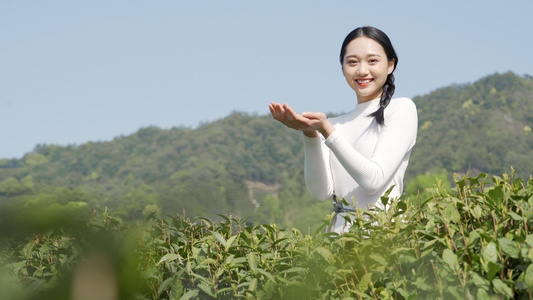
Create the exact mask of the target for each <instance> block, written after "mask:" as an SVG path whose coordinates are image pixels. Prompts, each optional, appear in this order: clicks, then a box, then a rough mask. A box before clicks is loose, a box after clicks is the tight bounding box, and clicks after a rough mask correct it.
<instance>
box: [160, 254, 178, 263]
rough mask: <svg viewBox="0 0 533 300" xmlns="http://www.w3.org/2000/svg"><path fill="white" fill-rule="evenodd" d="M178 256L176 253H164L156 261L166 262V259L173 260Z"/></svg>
mask: <svg viewBox="0 0 533 300" xmlns="http://www.w3.org/2000/svg"><path fill="white" fill-rule="evenodd" d="M178 258H180V256H179V255H178V254H175V253H168V254H165V256H163V257H162V258H161V259H160V260H159V262H158V263H157V264H158V265H160V264H162V263H164V262H166V261H174V260H176V259H178Z"/></svg>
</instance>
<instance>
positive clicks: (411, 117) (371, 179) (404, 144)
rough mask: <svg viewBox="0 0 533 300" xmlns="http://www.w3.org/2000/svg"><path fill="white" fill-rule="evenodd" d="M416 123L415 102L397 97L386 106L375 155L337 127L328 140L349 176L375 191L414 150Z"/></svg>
mask: <svg viewBox="0 0 533 300" xmlns="http://www.w3.org/2000/svg"><path fill="white" fill-rule="evenodd" d="M396 101H398V102H397V103H394V104H393V102H396ZM400 101H401V103H400ZM417 127H418V116H417V112H416V106H415V104H414V103H413V102H412V101H411V100H410V99H395V100H392V102H391V105H389V106H388V107H387V109H385V125H384V126H383V127H382V128H381V132H380V134H379V138H378V141H377V145H376V147H375V149H374V153H373V155H372V157H370V158H367V157H365V156H363V155H362V154H361V153H359V152H358V151H357V150H355V149H354V148H353V146H352V145H350V144H349V143H347V142H346V140H345V139H344V138H343V137H342V136H340V134H339V132H338V131H335V132H333V133H332V134H331V135H330V136H329V137H328V138H327V139H326V141H325V143H326V145H327V146H328V147H329V148H330V149H331V151H332V152H333V154H334V155H335V157H336V158H337V159H338V160H339V162H340V163H341V164H342V166H343V167H344V168H345V169H346V171H347V172H348V173H349V174H350V176H351V177H352V178H353V179H354V180H355V181H357V183H358V184H359V185H360V186H361V187H362V188H363V189H364V190H365V191H366V192H367V193H368V194H373V193H376V192H378V191H379V190H380V189H382V188H383V186H384V185H385V184H387V183H388V182H389V180H390V179H391V177H392V176H393V175H394V174H395V172H396V170H397V168H398V167H399V166H400V164H401V163H402V161H403V160H404V158H405V156H406V154H407V153H408V152H409V151H411V149H412V147H413V146H414V144H415V142H416V134H417ZM359 142H364V141H359Z"/></svg>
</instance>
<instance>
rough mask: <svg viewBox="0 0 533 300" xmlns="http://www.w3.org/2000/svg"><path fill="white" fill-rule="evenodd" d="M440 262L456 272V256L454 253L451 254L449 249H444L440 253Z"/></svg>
mask: <svg viewBox="0 0 533 300" xmlns="http://www.w3.org/2000/svg"><path fill="white" fill-rule="evenodd" d="M442 260H443V261H444V262H445V263H446V264H447V265H448V266H450V268H452V269H453V270H456V269H457V267H458V263H457V255H456V254H455V253H453V251H452V250H450V249H444V251H443V253H442Z"/></svg>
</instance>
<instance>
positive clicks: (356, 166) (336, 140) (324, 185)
mask: <svg viewBox="0 0 533 300" xmlns="http://www.w3.org/2000/svg"><path fill="white" fill-rule="evenodd" d="M378 108H379V99H376V100H372V101H367V102H364V103H361V104H357V105H356V107H355V110H354V111H352V112H350V113H348V114H345V115H342V116H339V117H336V118H331V119H330V122H331V123H332V124H333V126H334V127H335V131H334V132H333V133H332V134H331V135H330V136H329V137H328V138H327V139H325V140H324V138H323V137H316V138H310V137H307V136H304V151H305V182H306V185H307V189H308V190H309V192H310V193H311V195H312V196H313V197H316V198H318V199H319V200H321V201H325V200H326V199H328V198H330V197H331V196H332V195H333V194H335V195H336V196H337V197H338V198H344V199H346V200H347V201H348V202H349V203H351V201H352V200H353V201H354V203H355V204H356V206H357V207H365V208H366V207H367V205H381V201H379V199H380V198H381V196H382V195H383V194H384V193H385V192H386V191H387V190H388V189H389V188H390V187H391V186H393V185H394V188H393V190H392V192H391V193H390V195H389V197H391V198H393V197H400V196H401V194H402V192H403V177H404V174H405V170H406V169H407V164H408V161H409V156H410V155H411V149H412V148H413V146H414V145H415V142H416V134H417V128H418V116H417V111H416V106H415V104H414V102H413V101H412V100H411V99H409V98H395V99H392V100H391V101H390V103H389V105H388V106H387V107H386V108H385V115H384V119H385V125H383V126H382V125H379V124H378V123H377V122H376V121H375V120H374V117H369V116H368V115H369V114H371V113H373V112H375V111H376V110H377V109H378ZM340 219H342V218H340Z"/></svg>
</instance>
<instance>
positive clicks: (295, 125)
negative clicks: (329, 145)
mask: <svg viewBox="0 0 533 300" xmlns="http://www.w3.org/2000/svg"><path fill="white" fill-rule="evenodd" d="M269 108H270V112H271V113H272V117H274V119H276V120H278V121H279V122H281V123H283V124H284V125H285V126H287V127H289V128H292V129H295V130H300V131H302V132H303V133H304V134H305V135H307V136H310V137H316V136H318V135H317V131H318V132H320V133H321V134H322V135H323V136H324V138H327V137H328V136H329V135H330V134H331V133H332V132H333V131H334V130H335V128H334V127H333V125H331V123H330V122H329V120H328V118H327V117H326V114H324V113H321V112H316V113H311V112H305V113H303V114H297V113H296V112H295V111H294V110H293V109H292V108H290V107H289V105H287V104H283V105H281V104H279V103H274V102H272V103H271V104H270V105H269Z"/></svg>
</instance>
